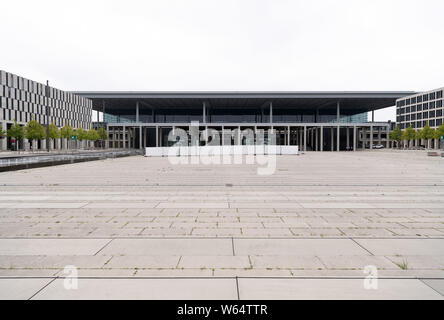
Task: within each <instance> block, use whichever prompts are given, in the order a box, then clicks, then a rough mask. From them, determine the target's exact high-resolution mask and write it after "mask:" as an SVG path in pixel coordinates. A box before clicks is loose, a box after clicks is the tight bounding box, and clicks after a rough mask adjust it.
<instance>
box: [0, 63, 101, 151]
mask: <svg viewBox="0 0 444 320" xmlns="http://www.w3.org/2000/svg"><path fill="white" fill-rule="evenodd" d="M47 108H49V110H47ZM47 111H48V113H49V123H54V124H55V125H57V126H58V127H62V126H64V125H65V123H66V122H68V123H69V125H71V126H72V127H74V128H78V127H83V128H84V129H89V128H91V114H92V101H91V100H89V99H87V98H84V97H82V96H79V95H76V94H73V93H70V92H66V91H63V90H59V89H56V88H53V87H49V88H48V90H47V88H46V85H44V84H42V83H38V82H36V81H32V80H29V79H25V78H23V77H20V76H17V75H15V74H12V73H9V72H6V71H3V70H0V124H1V125H2V127H3V130H7V129H8V128H9V127H10V126H11V125H12V124H13V123H14V120H15V121H17V123H19V124H20V125H25V124H26V123H27V122H29V121H30V120H32V119H35V120H36V121H38V122H39V123H40V124H42V125H46V124H47V123H48V116H47ZM25 144H26V141H25ZM8 145H9V139H8ZM6 147H7V146H6V145H5V144H4V143H2V149H5V148H6ZM8 147H9V146H8Z"/></svg>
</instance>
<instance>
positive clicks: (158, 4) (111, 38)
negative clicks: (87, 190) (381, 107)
mask: <svg viewBox="0 0 444 320" xmlns="http://www.w3.org/2000/svg"><path fill="white" fill-rule="evenodd" d="M0 10H1V11H0V12H1V18H0V21H1V26H0V39H1V47H0V48H1V50H0V68H1V69H3V70H6V71H9V72H12V73H16V74H18V75H21V76H24V77H27V78H30V79H33V80H36V81H40V82H44V81H46V80H47V79H48V80H49V81H50V83H51V85H52V86H54V87H57V88H60V89H64V90H147V91H151V90H169V91H173V90H236V91H242V90H267V91H271V90H290V91H300V90H314V91H317V90H343V91H346V90H414V91H421V90H430V89H434V88H438V87H442V86H444V58H443V52H444V41H443V34H444V18H443V13H444V1H443V0H421V1H420V0H417V1H412V0H372V1H370V0H368V1H367V0H361V1H357V0H332V1H327V0H325V1H313V0H299V1H298V0H291V1H290V0H237V1H236V0H223V1H222V0H220V1H219V0H180V1H179V0H177V1H176V0H157V1H147V0H144V1H133V0H125V1H110V0H107V1H94V0H89V1H83V0H76V1H68V0H64V1H50V0H39V1H24V0H14V1H1V8H0ZM376 115H377V118H376V119H377V120H387V119H392V120H393V119H394V111H393V108H392V109H389V110H388V111H387V110H385V111H380V112H377V114H376Z"/></svg>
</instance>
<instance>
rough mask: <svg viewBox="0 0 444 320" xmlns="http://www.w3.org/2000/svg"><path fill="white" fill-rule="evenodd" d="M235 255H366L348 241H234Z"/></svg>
mask: <svg viewBox="0 0 444 320" xmlns="http://www.w3.org/2000/svg"><path fill="white" fill-rule="evenodd" d="M234 251H235V253H236V255H368V254H369V253H368V252H367V251H365V250H364V249H362V248H361V247H359V246H358V245H357V244H356V243H354V242H353V241H352V240H350V239H328V240H327V239H234Z"/></svg>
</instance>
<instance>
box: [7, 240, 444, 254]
mask: <svg viewBox="0 0 444 320" xmlns="http://www.w3.org/2000/svg"><path fill="white" fill-rule="evenodd" d="M23 239H26V240H106V239H110V242H111V241H112V240H125V239H128V240H163V239H164V240H168V239H169V240H181V239H187V240H205V239H225V240H227V239H228V240H230V239H231V240H232V241H235V240H352V241H354V240H444V236H440V237H427V238H424V237H396V236H393V237H346V236H344V237H296V236H292V237H241V238H237V237H228V236H225V237H204V236H185V237H183V236H181V237H149V236H148V237H112V238H109V237H0V240H23ZM358 245H359V244H358ZM105 246H106V245H105ZM102 249H103V248H102ZM367 251H368V250H367Z"/></svg>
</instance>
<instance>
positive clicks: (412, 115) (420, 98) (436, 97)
mask: <svg viewBox="0 0 444 320" xmlns="http://www.w3.org/2000/svg"><path fill="white" fill-rule="evenodd" d="M443 91H444V88H440V89H436V90H431V91H427V92H422V93H416V94H413V95H409V96H406V97H403V98H400V99H398V100H396V123H397V124H398V125H399V127H400V128H401V129H405V128H408V127H409V126H412V128H414V129H417V130H418V129H423V128H424V127H425V126H426V125H427V124H428V125H429V126H430V127H432V128H438V127H439V126H441V125H442V124H443V120H444V115H443Z"/></svg>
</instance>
